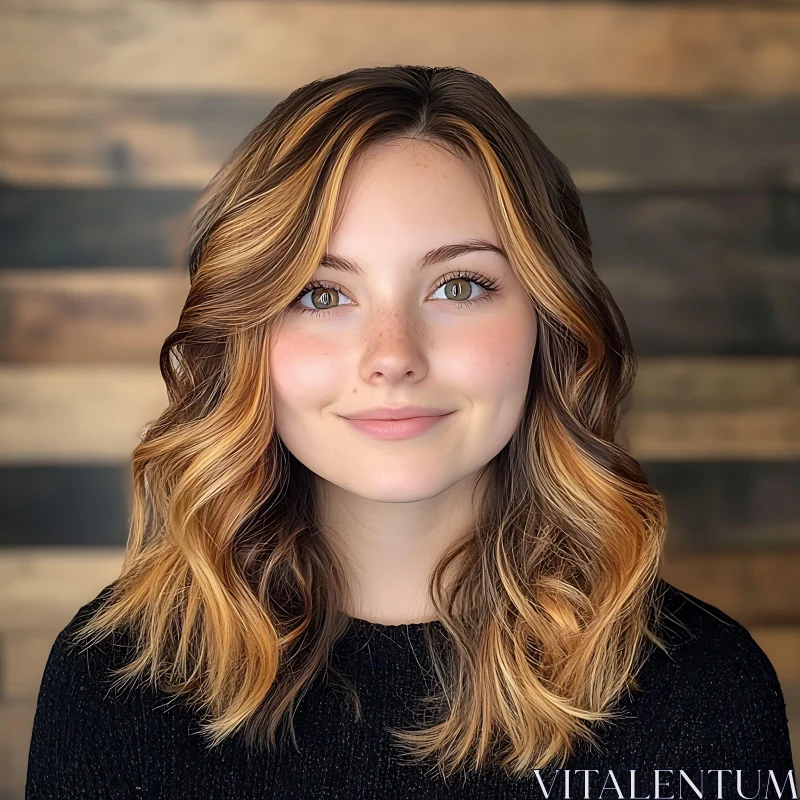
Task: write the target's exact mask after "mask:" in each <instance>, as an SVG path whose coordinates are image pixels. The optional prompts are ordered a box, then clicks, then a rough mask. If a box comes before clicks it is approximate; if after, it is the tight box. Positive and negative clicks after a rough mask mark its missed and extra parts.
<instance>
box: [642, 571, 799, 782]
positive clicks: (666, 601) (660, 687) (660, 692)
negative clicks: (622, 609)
mask: <svg viewBox="0 0 800 800" xmlns="http://www.w3.org/2000/svg"><path fill="white" fill-rule="evenodd" d="M654 588H655V590H656V597H657V599H659V600H660V602H661V615H660V617H659V619H658V621H657V624H656V626H655V627H654V628H653V630H654V632H655V633H656V634H657V635H658V636H659V637H660V639H661V640H662V642H663V643H664V645H665V647H666V653H665V652H664V651H662V650H660V649H659V648H657V647H655V646H653V648H652V656H651V658H650V660H649V662H648V664H647V667H646V668H645V669H644V670H643V672H642V676H643V679H644V685H645V686H644V688H645V689H646V692H645V694H647V693H648V692H649V693H650V697H651V698H655V702H654V705H657V706H658V708H659V709H661V711H662V712H663V713H665V714H667V715H668V716H669V718H670V726H671V727H670V728H669V730H668V731H665V736H664V742H665V743H664V745H663V747H665V748H667V747H672V746H675V747H677V744H675V743H677V742H680V743H681V748H682V752H683V751H684V750H685V751H687V752H691V753H692V756H693V757H694V758H696V759H698V760H699V761H700V762H702V759H703V758H706V759H712V760H713V759H714V758H719V757H725V758H727V759H729V760H730V762H731V763H733V762H734V761H736V762H737V763H739V764H741V765H743V766H744V765H747V766H750V765H756V766H759V767H770V768H786V769H789V768H791V751H790V745H789V729H788V719H787V716H786V704H785V701H784V697H783V692H782V690H781V685H780V682H779V679H778V675H777V673H776V671H775V668H774V666H773V665H772V662H771V661H770V659H769V657H768V656H767V654H766V653H765V652H764V650H763V649H762V648H761V646H760V645H759V644H758V643H757V642H756V641H755V639H754V638H753V636H752V635H751V634H750V632H749V631H748V630H747V628H745V626H744V625H742V624H741V623H740V622H738V621H737V620H735V619H734V618H733V617H731V616H730V615H729V614H726V613H725V612H723V611H722V610H721V609H719V608H717V607H716V606H714V605H712V604H710V603H707V602H705V601H703V600H700V599H699V598H698V597H695V596H694V595H692V594H690V593H688V592H685V591H681V590H680V589H678V588H677V587H675V586H673V585H672V584H670V583H668V582H666V581H664V580H663V579H659V581H658V583H657V584H656V586H655V587H654ZM670 752H671V751H670ZM709 763H710V761H709Z"/></svg>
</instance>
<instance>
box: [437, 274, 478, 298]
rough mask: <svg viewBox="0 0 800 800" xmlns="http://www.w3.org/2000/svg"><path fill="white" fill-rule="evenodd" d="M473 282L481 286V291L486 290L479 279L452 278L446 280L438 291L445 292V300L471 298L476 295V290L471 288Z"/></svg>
mask: <svg viewBox="0 0 800 800" xmlns="http://www.w3.org/2000/svg"><path fill="white" fill-rule="evenodd" d="M471 283H474V284H475V285H476V286H478V287H480V289H481V291H483V292H485V291H486V290H485V289H484V288H483V287H482V286H481V285H480V284H479V283H478V282H477V281H473V280H469V279H468V278H451V279H450V280H448V281H445V282H444V283H443V284H442V285H441V286H440V287H439V288H438V289H437V290H436V292H444V298H443V299H444V300H471V299H473V297H474V292H473V290H472V289H471V288H470V284H471ZM436 292H434V294H433V295H432V296H433V297H435V296H436ZM478 297H480V294H479V295H478Z"/></svg>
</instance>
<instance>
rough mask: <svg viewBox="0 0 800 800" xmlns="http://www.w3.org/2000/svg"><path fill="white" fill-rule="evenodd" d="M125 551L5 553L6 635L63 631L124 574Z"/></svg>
mask: <svg viewBox="0 0 800 800" xmlns="http://www.w3.org/2000/svg"><path fill="white" fill-rule="evenodd" d="M124 554H125V551H124V548H121V547H74V548H36V547H31V548H27V547H20V548H3V549H0V632H4V633H6V632H18V633H24V632H26V631H27V632H30V631H39V632H40V633H49V632H51V631H53V630H55V631H56V632H58V631H60V630H61V629H62V628H63V627H64V626H65V625H66V624H67V623H68V622H69V621H70V620H71V619H72V617H73V616H74V615H75V613H76V612H77V611H78V609H79V608H80V607H81V606H82V605H85V604H86V603H88V602H89V601H90V600H91V599H92V598H94V597H95V596H97V595H98V594H99V593H100V591H101V590H102V589H103V588H105V587H106V586H108V585H109V584H110V583H111V582H112V581H114V580H115V579H116V577H117V576H118V575H119V571H120V569H121V567H122V559H123V557H124Z"/></svg>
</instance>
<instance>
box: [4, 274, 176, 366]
mask: <svg viewBox="0 0 800 800" xmlns="http://www.w3.org/2000/svg"><path fill="white" fill-rule="evenodd" d="M188 291H189V276H188V272H187V271H185V270H102V271H100V272H98V271H95V270H53V269H37V270H6V271H0V308H3V309H4V311H5V313H4V314H3V321H2V322H0V331H2V337H0V361H5V362H18V363H26V364H30V363H33V362H60V363H67V362H68V363H94V364H97V363H100V362H106V361H107V362H113V363H117V364H120V363H125V364H132V363H137V362H139V363H147V364H150V365H152V364H155V363H157V361H158V354H159V351H160V349H161V345H162V344H163V342H164V339H165V338H166V337H167V335H168V334H169V333H171V332H172V331H173V330H174V329H175V327H176V326H177V324H178V319H179V316H180V312H181V310H182V308H183V304H184V303H185V301H186V295H187V293H188Z"/></svg>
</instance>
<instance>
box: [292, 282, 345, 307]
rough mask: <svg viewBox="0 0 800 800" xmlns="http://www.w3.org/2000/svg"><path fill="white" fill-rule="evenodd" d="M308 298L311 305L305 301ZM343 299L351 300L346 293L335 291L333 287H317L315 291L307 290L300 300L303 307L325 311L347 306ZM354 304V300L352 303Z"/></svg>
mask: <svg viewBox="0 0 800 800" xmlns="http://www.w3.org/2000/svg"><path fill="white" fill-rule="evenodd" d="M306 298H308V299H309V300H310V302H311V305H308V304H307V303H304V302H303V301H304V300H305V299H306ZM342 298H345V299H346V300H348V299H349V298H348V297H347V295H346V294H345V293H344V292H341V291H339V290H338V289H334V288H333V287H331V286H317V287H316V288H314V289H310V290H307V291H306V292H305V293H304V294H303V295H302V296H301V297H300V299H299V300H298V302H299V303H300V305H301V306H303V307H304V308H308V309H310V310H313V311H325V310H326V309H328V308H336V307H337V306H340V305H347V303H342ZM350 302H351V303H352V300H351V301H350Z"/></svg>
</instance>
